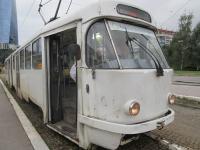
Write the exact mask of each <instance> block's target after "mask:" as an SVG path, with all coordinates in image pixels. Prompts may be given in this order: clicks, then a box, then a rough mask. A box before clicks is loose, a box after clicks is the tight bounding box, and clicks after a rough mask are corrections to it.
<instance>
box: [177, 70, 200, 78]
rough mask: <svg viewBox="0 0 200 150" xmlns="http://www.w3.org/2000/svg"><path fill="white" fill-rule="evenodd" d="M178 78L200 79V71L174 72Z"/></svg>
mask: <svg viewBox="0 0 200 150" xmlns="http://www.w3.org/2000/svg"><path fill="white" fill-rule="evenodd" d="M174 73H175V75H176V76H191V77H200V71H174Z"/></svg>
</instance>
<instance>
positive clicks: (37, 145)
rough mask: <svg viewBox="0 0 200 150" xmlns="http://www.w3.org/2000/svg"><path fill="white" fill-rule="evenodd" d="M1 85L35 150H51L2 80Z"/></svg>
mask: <svg viewBox="0 0 200 150" xmlns="http://www.w3.org/2000/svg"><path fill="white" fill-rule="evenodd" d="M0 83H1V85H2V86H3V89H4V91H5V93H6V95H7V97H8V99H9V101H10V103H11V104H12V106H13V108H14V111H15V113H16V115H17V117H18V119H19V121H20V122H21V124H22V127H23V128H24V131H25V133H26V135H27V136H28V138H29V140H30V142H31V144H32V146H33V148H34V149H35V150H49V148H48V146H47V145H46V143H45V142H44V140H43V139H42V138H41V136H40V135H39V133H38V132H37V131H36V129H35V128H34V126H33V125H32V123H31V122H30V120H29V119H28V117H27V116H26V115H25V113H24V112H23V110H22V109H21V107H20V106H19V105H18V103H17V102H16V100H15V99H14V97H13V96H12V94H11V93H10V92H9V91H8V89H7V87H6V86H5V85H4V83H3V82H2V80H1V79H0Z"/></svg>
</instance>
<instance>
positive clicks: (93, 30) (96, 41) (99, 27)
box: [86, 21, 119, 69]
mask: <svg viewBox="0 0 200 150" xmlns="http://www.w3.org/2000/svg"><path fill="white" fill-rule="evenodd" d="M86 63H87V65H88V67H90V68H96V69H109V68H113V69H118V68H119V65H118V62H117V58H116V55H115V52H114V49H113V46H112V44H111V40H110V38H109V34H108V32H107V29H106V25H105V23H104V21H100V22H97V23H95V24H94V25H92V26H91V27H90V29H89V31H88V35H87V48H86Z"/></svg>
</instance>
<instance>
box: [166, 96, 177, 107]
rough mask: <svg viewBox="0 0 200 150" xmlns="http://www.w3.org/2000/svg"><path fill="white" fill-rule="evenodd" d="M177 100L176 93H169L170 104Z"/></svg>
mask: <svg viewBox="0 0 200 150" xmlns="http://www.w3.org/2000/svg"><path fill="white" fill-rule="evenodd" d="M175 101H176V96H175V95H173V94H169V96H168V102H169V104H171V105H172V104H174V103H175Z"/></svg>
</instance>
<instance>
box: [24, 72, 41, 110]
mask: <svg viewBox="0 0 200 150" xmlns="http://www.w3.org/2000/svg"><path fill="white" fill-rule="evenodd" d="M27 79H28V80H27V83H28V87H29V91H28V93H29V94H28V95H29V98H30V99H31V100H32V101H33V102H34V103H35V104H37V105H38V106H39V107H40V108H43V93H44V92H43V84H42V83H43V76H42V70H31V71H29V75H27Z"/></svg>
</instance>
